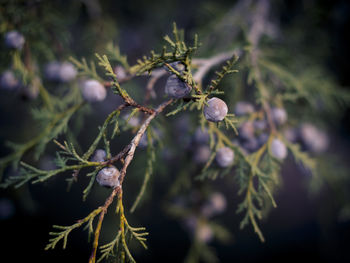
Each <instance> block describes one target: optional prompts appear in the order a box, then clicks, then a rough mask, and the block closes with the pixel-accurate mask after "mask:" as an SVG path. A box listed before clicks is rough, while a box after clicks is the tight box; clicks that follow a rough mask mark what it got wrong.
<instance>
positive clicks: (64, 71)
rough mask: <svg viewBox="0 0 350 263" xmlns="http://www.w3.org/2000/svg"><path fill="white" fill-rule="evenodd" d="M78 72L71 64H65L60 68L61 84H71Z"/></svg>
mask: <svg viewBox="0 0 350 263" xmlns="http://www.w3.org/2000/svg"><path fill="white" fill-rule="evenodd" d="M77 74H78V72H77V70H76V68H75V67H74V65H73V64H72V63H70V62H63V63H61V65H60V68H59V80H60V81H61V82H69V81H72V80H73V79H75V77H76V76H77Z"/></svg>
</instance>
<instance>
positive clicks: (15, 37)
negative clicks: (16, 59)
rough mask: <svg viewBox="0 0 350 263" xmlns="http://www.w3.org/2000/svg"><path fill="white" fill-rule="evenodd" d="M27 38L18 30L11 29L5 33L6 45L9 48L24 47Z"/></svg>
mask: <svg viewBox="0 0 350 263" xmlns="http://www.w3.org/2000/svg"><path fill="white" fill-rule="evenodd" d="M24 42H25V39H24V36H23V35H22V34H21V33H19V32H18V31H15V30H13V31H10V32H7V33H6V35H5V45H6V46H7V47H9V48H15V49H22V48H23V45H24Z"/></svg>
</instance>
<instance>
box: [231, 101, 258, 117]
mask: <svg viewBox="0 0 350 263" xmlns="http://www.w3.org/2000/svg"><path fill="white" fill-rule="evenodd" d="M253 112H254V106H253V105H252V104H251V103H249V102H246V101H239V102H237V103H236V106H235V114H236V115H237V116H242V115H246V114H251V113H253Z"/></svg>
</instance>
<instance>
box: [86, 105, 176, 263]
mask: <svg viewBox="0 0 350 263" xmlns="http://www.w3.org/2000/svg"><path fill="white" fill-rule="evenodd" d="M172 101H173V100H172V99H170V100H168V101H165V102H163V103H162V104H160V105H159V106H158V107H157V108H156V109H155V110H154V111H153V113H152V114H151V115H150V116H148V118H147V119H146V120H145V121H144V122H143V124H142V125H141V127H140V129H139V130H138V132H137V133H136V135H135V137H134V138H133V139H132V141H131V142H130V144H128V145H127V146H125V147H124V149H123V150H121V151H120V152H119V153H118V154H117V155H116V156H114V157H113V158H111V159H110V160H108V161H106V162H104V163H102V164H111V163H113V162H115V161H117V160H119V159H120V158H122V157H123V156H124V155H125V154H127V155H126V157H125V162H124V165H123V168H122V170H121V173H120V176H119V182H120V185H119V186H118V187H116V188H114V189H113V191H112V193H111V194H110V196H109V197H108V198H107V200H106V201H105V203H104V205H103V206H102V207H101V209H102V211H101V214H100V217H99V219H98V222H97V226H96V230H95V236H94V243H93V248H92V253H91V256H90V259H89V263H95V261H96V252H97V248H98V240H99V237H100V232H101V226H102V222H103V219H104V216H105V214H106V213H107V209H108V207H109V206H110V205H111V203H112V202H113V200H114V197H115V196H116V195H117V194H118V193H119V192H120V195H121V194H122V183H123V180H124V178H125V175H126V170H127V169H128V166H129V164H130V163H131V161H132V159H133V158H134V154H135V150H136V148H137V146H138V144H139V142H140V139H141V137H142V135H143V134H144V133H145V131H146V129H147V128H148V126H149V124H150V122H151V121H152V120H153V119H154V118H155V117H156V116H157V115H158V114H159V113H161V112H162V111H163V110H164V109H165V107H166V106H168V105H169V104H170V103H171V102H172ZM120 198H121V197H120Z"/></svg>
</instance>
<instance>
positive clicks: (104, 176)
mask: <svg viewBox="0 0 350 263" xmlns="http://www.w3.org/2000/svg"><path fill="white" fill-rule="evenodd" d="M106 158H107V154H106V151H105V150H103V149H97V150H96V151H95V153H94V155H93V156H92V157H91V161H92V162H104V161H106ZM119 175H120V172H119V170H118V169H117V167H115V166H114V165H109V166H108V167H105V168H102V169H101V170H100V171H99V172H98V174H97V176H96V181H97V183H99V185H101V186H104V187H108V188H115V187H117V186H119V185H120V183H119Z"/></svg>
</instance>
